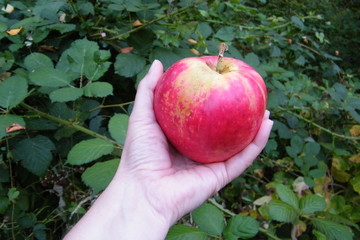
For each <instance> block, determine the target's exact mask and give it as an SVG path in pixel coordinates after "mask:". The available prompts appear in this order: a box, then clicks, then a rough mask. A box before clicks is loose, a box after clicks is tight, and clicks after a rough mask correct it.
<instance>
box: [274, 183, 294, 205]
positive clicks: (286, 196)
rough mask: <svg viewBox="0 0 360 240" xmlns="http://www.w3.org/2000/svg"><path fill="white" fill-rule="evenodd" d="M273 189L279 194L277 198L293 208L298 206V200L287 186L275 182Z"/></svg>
mask: <svg viewBox="0 0 360 240" xmlns="http://www.w3.org/2000/svg"><path fill="white" fill-rule="evenodd" d="M275 189H276V193H277V194H278V195H279V198H280V199H281V200H282V201H283V202H285V203H287V204H289V205H290V206H292V207H293V208H294V209H298V208H299V200H298V198H297V197H296V195H295V193H294V192H293V191H292V190H291V189H290V188H289V187H288V186H285V185H284V184H276V186H275Z"/></svg>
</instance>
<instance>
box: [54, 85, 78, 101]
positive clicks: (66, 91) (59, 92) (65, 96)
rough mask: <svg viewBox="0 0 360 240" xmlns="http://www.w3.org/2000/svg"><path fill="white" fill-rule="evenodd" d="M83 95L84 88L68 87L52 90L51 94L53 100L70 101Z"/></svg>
mask: <svg viewBox="0 0 360 240" xmlns="http://www.w3.org/2000/svg"><path fill="white" fill-rule="evenodd" d="M82 95H83V89H81V88H72V87H66V88H60V89H56V90H55V91H52V92H51V93H50V94H49V97H50V99H51V101H52V102H69V101H75V100H76V99H78V98H79V97H81V96H82Z"/></svg>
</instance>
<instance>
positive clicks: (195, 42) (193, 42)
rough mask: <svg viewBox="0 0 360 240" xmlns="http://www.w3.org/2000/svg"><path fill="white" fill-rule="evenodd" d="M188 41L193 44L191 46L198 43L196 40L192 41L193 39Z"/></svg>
mask: <svg viewBox="0 0 360 240" xmlns="http://www.w3.org/2000/svg"><path fill="white" fill-rule="evenodd" d="M187 41H188V42H189V43H191V44H197V41H196V40H195V39H192V38H189V39H188V40H187Z"/></svg>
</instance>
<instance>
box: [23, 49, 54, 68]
mask: <svg viewBox="0 0 360 240" xmlns="http://www.w3.org/2000/svg"><path fill="white" fill-rule="evenodd" d="M24 65H25V67H26V69H27V70H28V71H29V72H32V71H34V70H36V69H38V68H54V64H53V62H52V61H51V59H50V58H49V57H48V56H46V55H45V54H42V53H37V52H35V53H31V54H29V55H27V56H26V57H25V59H24Z"/></svg>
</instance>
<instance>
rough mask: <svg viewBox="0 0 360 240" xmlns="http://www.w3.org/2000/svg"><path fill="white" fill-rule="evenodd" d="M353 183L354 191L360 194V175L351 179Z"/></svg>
mask: <svg viewBox="0 0 360 240" xmlns="http://www.w3.org/2000/svg"><path fill="white" fill-rule="evenodd" d="M350 183H351V185H352V186H353V188H354V191H355V192H357V193H359V194H360V176H359V175H358V176H355V177H354V178H353V179H351V180H350Z"/></svg>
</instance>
